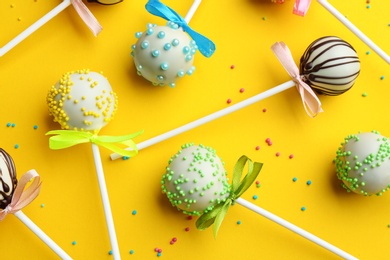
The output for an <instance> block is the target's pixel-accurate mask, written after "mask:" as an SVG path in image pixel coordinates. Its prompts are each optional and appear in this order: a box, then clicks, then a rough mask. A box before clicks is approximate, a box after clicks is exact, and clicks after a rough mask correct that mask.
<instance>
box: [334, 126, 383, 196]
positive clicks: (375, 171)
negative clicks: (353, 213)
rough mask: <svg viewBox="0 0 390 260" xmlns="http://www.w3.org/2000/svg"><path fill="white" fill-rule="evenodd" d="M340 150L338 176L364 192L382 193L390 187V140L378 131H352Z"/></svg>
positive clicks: (337, 160) (345, 183) (356, 189)
mask: <svg viewBox="0 0 390 260" xmlns="http://www.w3.org/2000/svg"><path fill="white" fill-rule="evenodd" d="M344 140H345V142H344V143H342V146H341V147H340V148H339V149H338V150H337V156H336V158H335V164H336V172H337V177H338V178H339V179H340V180H341V181H343V183H344V184H343V187H344V188H345V189H347V190H348V191H353V192H355V193H358V194H362V195H365V196H367V195H372V194H376V195H382V193H383V192H385V191H387V190H388V189H389V187H390V142H389V139H388V138H386V137H383V136H382V135H380V134H379V133H378V132H376V131H373V132H370V133H360V134H357V135H349V136H347V137H346V138H345V139H344Z"/></svg>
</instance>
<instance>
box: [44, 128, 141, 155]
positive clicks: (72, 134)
mask: <svg viewBox="0 0 390 260" xmlns="http://www.w3.org/2000/svg"><path fill="white" fill-rule="evenodd" d="M142 133H143V130H141V131H139V132H136V133H133V134H129V135H123V136H98V135H97V134H93V133H91V132H84V131H75V130H54V131H49V132H47V133H46V135H54V136H51V137H50V138H49V147H50V149H53V150H59V149H64V148H68V147H71V146H74V145H77V144H82V143H89V142H90V143H94V144H97V145H99V146H103V147H105V148H107V149H109V150H111V151H112V152H114V153H117V154H120V155H122V156H128V157H132V156H135V155H136V154H137V153H138V149H137V145H136V144H135V142H134V141H133V140H132V138H134V137H137V136H139V135H140V134H142ZM117 144H123V145H125V146H128V147H129V148H131V149H130V150H127V149H124V148H120V147H119V146H117Z"/></svg>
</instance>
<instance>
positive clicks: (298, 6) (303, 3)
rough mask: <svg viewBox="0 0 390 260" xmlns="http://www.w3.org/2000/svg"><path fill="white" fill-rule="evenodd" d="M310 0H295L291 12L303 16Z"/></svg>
mask: <svg viewBox="0 0 390 260" xmlns="http://www.w3.org/2000/svg"><path fill="white" fill-rule="evenodd" d="M310 2H311V0H296V1H295V3H294V9H293V13H294V14H296V15H299V16H305V15H306V13H307V11H308V10H309V7H310Z"/></svg>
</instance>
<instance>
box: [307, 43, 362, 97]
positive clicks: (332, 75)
mask: <svg viewBox="0 0 390 260" xmlns="http://www.w3.org/2000/svg"><path fill="white" fill-rule="evenodd" d="M300 73H301V76H302V78H303V80H304V81H305V82H306V83H307V84H308V85H309V86H310V87H311V88H312V89H314V90H315V91H316V92H318V93H319V94H324V95H330V96H335V95H340V94H342V93H344V92H346V91H347V90H349V89H350V88H351V87H352V86H353V84H354V83H355V80H356V78H357V77H358V75H359V73H360V61H359V57H358V56H357V53H356V51H355V49H354V48H353V47H352V46H351V45H350V44H349V43H347V42H346V41H344V40H342V39H340V38H338V37H334V36H325V37H322V38H319V39H317V40H315V41H314V42H313V43H312V44H310V46H309V47H308V48H307V49H306V51H305V52H304V54H303V55H302V57H301V61H300Z"/></svg>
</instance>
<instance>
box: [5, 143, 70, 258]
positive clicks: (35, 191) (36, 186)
mask: <svg viewBox="0 0 390 260" xmlns="http://www.w3.org/2000/svg"><path fill="white" fill-rule="evenodd" d="M31 180H32V182H31V184H30V185H28V184H29V183H30V181H31ZM0 183H1V185H0V221H2V220H3V219H4V218H5V217H6V216H7V215H8V214H13V215H14V216H16V217H17V218H18V219H19V220H20V221H22V222H23V224H25V225H26V226H27V227H28V228H29V229H30V230H31V231H32V232H34V233H35V235H37V236H38V237H39V238H40V239H41V240H42V241H43V242H44V243H46V245H48V246H49V247H50V248H51V249H52V250H53V251H54V252H55V253H56V254H57V255H58V256H59V257H61V259H67V260H69V259H72V258H71V257H70V256H69V255H68V254H67V253H66V252H65V251H64V250H63V249H62V248H60V247H59V246H58V245H57V244H56V243H55V242H54V241H53V240H52V239H51V238H50V237H48V236H47V235H46V234H45V233H44V232H43V231H42V230H41V229H40V228H39V227H38V226H37V225H35V223H34V222H32V221H31V220H30V219H29V218H28V217H27V216H26V215H25V214H24V213H23V212H22V209H23V208H24V207H25V206H27V205H28V204H30V203H31V202H32V201H33V200H34V199H35V198H36V197H37V196H38V195H39V192H40V189H41V182H40V177H39V175H38V173H37V172H36V171H35V170H30V171H28V172H26V173H25V174H24V175H23V176H22V177H21V178H20V181H19V182H18V180H17V178H16V168H15V164H14V161H13V159H12V157H11V156H10V155H9V154H8V153H7V152H6V151H5V150H3V149H2V148H0ZM26 187H27V188H26Z"/></svg>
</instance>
